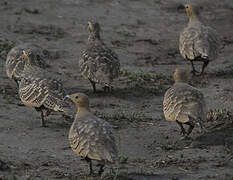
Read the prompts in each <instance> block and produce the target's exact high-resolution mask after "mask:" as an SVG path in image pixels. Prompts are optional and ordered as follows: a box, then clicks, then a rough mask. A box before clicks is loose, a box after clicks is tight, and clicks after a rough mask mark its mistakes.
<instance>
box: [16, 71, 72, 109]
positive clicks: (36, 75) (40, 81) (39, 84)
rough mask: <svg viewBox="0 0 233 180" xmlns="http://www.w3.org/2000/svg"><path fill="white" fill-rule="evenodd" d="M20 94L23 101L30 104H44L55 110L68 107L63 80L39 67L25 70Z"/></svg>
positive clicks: (33, 105)
mask: <svg viewBox="0 0 233 180" xmlns="http://www.w3.org/2000/svg"><path fill="white" fill-rule="evenodd" d="M31 68H32V67H31ZM19 95H20V98H21V100H22V102H23V103H24V104H25V105H28V106H32V107H40V106H42V105H43V106H44V107H46V108H48V109H51V110H54V111H65V109H66V108H68V107H67V106H68V105H67V104H66V103H65V102H64V101H63V98H64V97H65V92H64V90H63V85H62V82H61V80H60V79H58V78H54V77H53V76H52V75H51V74H50V73H48V72H46V71H45V70H43V69H41V68H38V67H34V68H32V69H30V68H29V69H27V70H25V71H24V73H23V75H22V79H21V82H20V85H19Z"/></svg>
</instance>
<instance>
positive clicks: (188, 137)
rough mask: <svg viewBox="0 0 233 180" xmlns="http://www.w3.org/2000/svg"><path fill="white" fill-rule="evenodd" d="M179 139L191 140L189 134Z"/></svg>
mask: <svg viewBox="0 0 233 180" xmlns="http://www.w3.org/2000/svg"><path fill="white" fill-rule="evenodd" d="M180 140H184V141H187V140H193V139H192V138H191V137H190V136H187V135H185V136H182V137H181V138H180Z"/></svg>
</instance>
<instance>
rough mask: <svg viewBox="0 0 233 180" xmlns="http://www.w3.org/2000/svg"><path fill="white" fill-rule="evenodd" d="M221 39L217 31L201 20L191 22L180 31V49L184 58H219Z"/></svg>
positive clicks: (211, 59)
mask: <svg viewBox="0 0 233 180" xmlns="http://www.w3.org/2000/svg"><path fill="white" fill-rule="evenodd" d="M219 45H220V39H219V35H218V34H217V32H216V31H215V30H214V29H213V28H211V27H209V26H205V25H203V24H202V23H201V22H199V21H197V22H191V23H189V25H188V27H186V28H185V29H184V30H183V31H182V32H181V33H180V40H179V49H180V54H181V55H182V56H183V58H185V59H188V60H194V61H195V60H200V58H203V59H208V60H210V61H213V60H215V59H216V58H217V56H218V53H219V50H220V49H219V48H220V46H219Z"/></svg>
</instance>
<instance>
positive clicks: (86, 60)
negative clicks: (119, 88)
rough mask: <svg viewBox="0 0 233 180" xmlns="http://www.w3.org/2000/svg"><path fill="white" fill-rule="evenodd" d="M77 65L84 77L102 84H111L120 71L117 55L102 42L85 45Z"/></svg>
mask: <svg viewBox="0 0 233 180" xmlns="http://www.w3.org/2000/svg"><path fill="white" fill-rule="evenodd" d="M79 66H80V71H81V73H82V75H83V76H84V77H85V78H86V79H90V80H92V81H94V82H97V83H102V84H104V85H108V84H111V82H112V80H113V79H114V78H116V77H118V76H119V72H120V63H119V59H118V57H117V55H116V54H115V53H114V52H113V51H112V50H111V49H109V48H108V47H107V46H106V45H105V44H104V43H102V42H98V43H95V42H93V43H91V44H89V45H88V46H87V49H86V50H84V51H83V52H82V54H81V58H80V60H79Z"/></svg>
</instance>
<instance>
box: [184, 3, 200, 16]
mask: <svg viewBox="0 0 233 180" xmlns="http://www.w3.org/2000/svg"><path fill="white" fill-rule="evenodd" d="M184 7H185V11H186V14H187V15H188V16H189V17H193V16H197V15H199V8H198V7H197V6H194V5H191V4H185V6H184Z"/></svg>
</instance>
